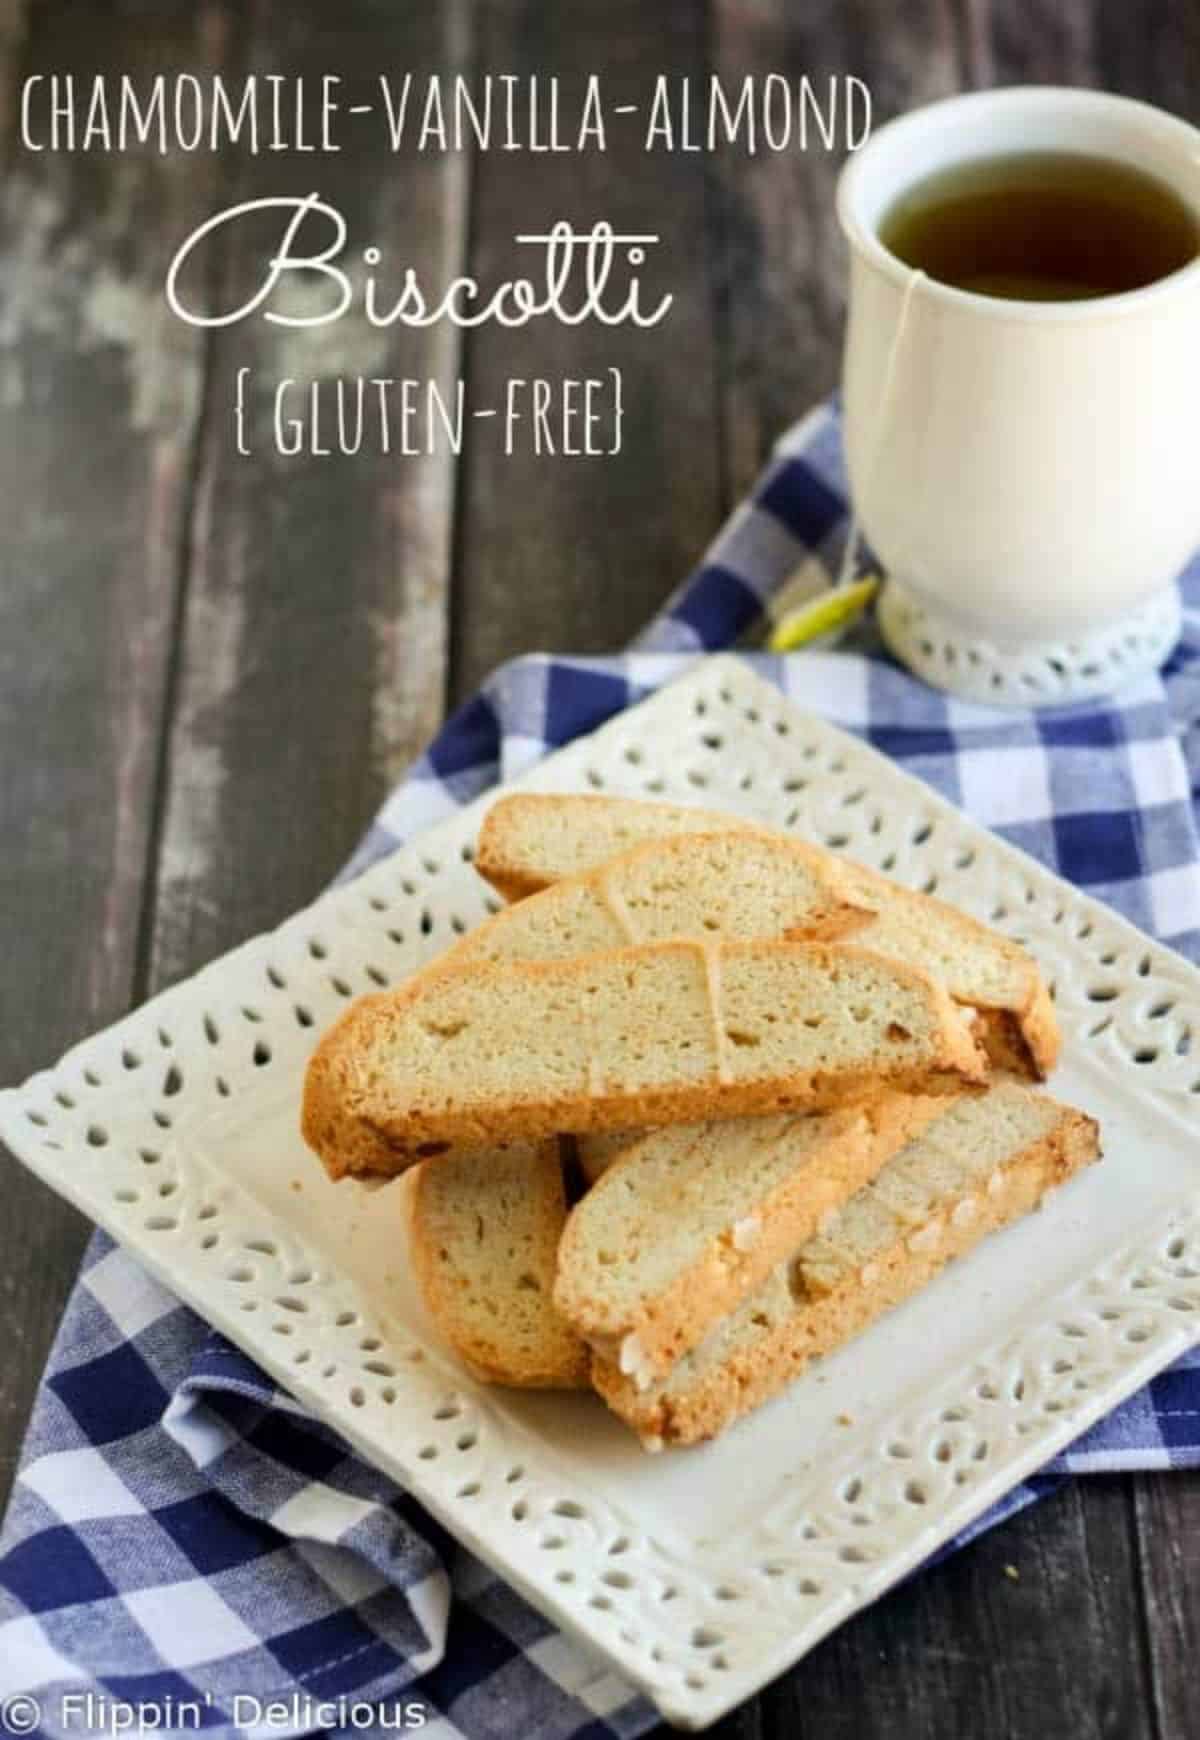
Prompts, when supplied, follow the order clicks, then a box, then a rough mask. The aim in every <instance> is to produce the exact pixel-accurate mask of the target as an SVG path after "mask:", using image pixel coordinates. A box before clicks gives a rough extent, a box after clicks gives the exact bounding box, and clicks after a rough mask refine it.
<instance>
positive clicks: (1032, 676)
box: [878, 579, 1181, 707]
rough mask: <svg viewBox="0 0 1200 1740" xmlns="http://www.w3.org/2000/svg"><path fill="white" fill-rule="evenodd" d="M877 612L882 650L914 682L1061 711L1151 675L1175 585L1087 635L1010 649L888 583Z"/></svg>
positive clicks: (1175, 626) (1171, 635) (1171, 637)
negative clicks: (883, 643)
mask: <svg viewBox="0 0 1200 1740" xmlns="http://www.w3.org/2000/svg"><path fill="white" fill-rule="evenodd" d="M878 610H879V628H880V632H881V633H882V635H883V638H884V640H885V641H886V643H887V646H888V649H889V650H890V651H891V652H892V653H893V654H894V655H895V656H896V658H898V659H899V660H900V662H901V664H903V665H907V666H908V668H909V670H910V671H912V672H913V674H914V675H915V676H918V677H920V678H921V679H922V681H923V682H926V683H928V684H929V685H930V687H931V688H934V689H944V690H945V691H946V692H947V693H948V694H951V695H958V696H960V697H961V698H962V699H963V700H965V701H978V702H981V703H982V704H983V705H985V706H992V707H1061V706H1069V705H1070V704H1071V703H1072V702H1075V701H1087V700H1094V699H1096V698H1097V697H1098V696H1101V695H1113V694H1116V693H1118V692H1119V691H1120V690H1121V689H1123V688H1125V687H1126V686H1127V685H1128V684H1130V683H1133V682H1136V681H1137V680H1138V679H1139V678H1140V677H1144V676H1146V675H1147V674H1148V673H1149V672H1151V671H1156V670H1158V668H1159V667H1160V666H1161V665H1162V664H1163V662H1164V660H1165V659H1166V658H1167V657H1168V656H1169V654H1170V652H1171V650H1172V648H1173V647H1174V645H1175V643H1176V641H1177V640H1178V639H1179V631H1180V626H1181V609H1180V603H1179V591H1178V588H1177V587H1175V586H1169V587H1168V588H1167V589H1166V591H1164V592H1160V593H1157V594H1156V595H1155V597H1153V598H1152V599H1150V600H1149V602H1148V603H1146V604H1143V605H1140V606H1139V607H1138V608H1137V609H1136V610H1133V611H1130V612H1129V613H1128V615H1126V616H1122V617H1121V618H1119V620H1118V621H1116V622H1112V623H1109V624H1107V626H1106V627H1104V628H1099V629H1093V630H1092V631H1091V632H1090V633H1088V634H1083V635H1078V636H1076V637H1074V638H1072V639H1063V640H1045V641H1030V642H1027V643H1026V644H1024V645H1013V646H999V645H997V643H996V642H995V641H991V640H985V639H984V638H983V637H981V636H978V635H976V634H974V633H973V632H972V631H971V629H970V628H968V627H967V626H966V625H964V624H963V623H962V622H961V621H960V620H959V619H958V618H957V617H956V616H953V615H952V614H951V613H949V612H948V611H944V610H938V609H937V608H936V607H935V606H932V605H930V604H929V603H927V602H926V600H925V599H924V598H920V597H918V596H917V594H916V593H915V592H914V591H912V589H911V588H910V587H908V586H906V585H905V584H904V582H903V581H901V580H896V579H889V580H888V582H887V584H886V585H885V587H884V589H883V592H882V594H881V595H880V599H879V606H878Z"/></svg>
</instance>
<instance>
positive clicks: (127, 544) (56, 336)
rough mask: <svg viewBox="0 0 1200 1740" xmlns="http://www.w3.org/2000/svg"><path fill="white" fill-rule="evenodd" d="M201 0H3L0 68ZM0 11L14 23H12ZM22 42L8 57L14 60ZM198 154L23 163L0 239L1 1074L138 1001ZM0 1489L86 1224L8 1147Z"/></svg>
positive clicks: (188, 58)
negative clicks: (175, 302) (168, 254)
mask: <svg viewBox="0 0 1200 1740" xmlns="http://www.w3.org/2000/svg"><path fill="white" fill-rule="evenodd" d="M219 23H220V15H219V12H218V11H217V9H216V8H215V7H213V6H211V5H206V6H201V7H199V8H197V7H196V6H194V5H190V4H182V3H180V4H175V3H172V4H156V5H155V6H154V7H153V8H151V7H149V6H148V5H138V4H134V3H133V0H114V3H112V4H97V5H94V6H89V7H88V8H86V9H84V8H80V7H77V6H72V5H70V4H68V0H45V3H43V4H40V5H37V6H36V7H34V8H32V10H31V12H30V16H29V19H28V32H27V36H26V33H25V32H24V30H23V29H22V28H21V25H20V20H19V18H18V14H17V9H16V8H13V7H9V8H8V9H7V10H6V12H5V15H4V29H3V30H2V31H0V74H3V75H4V78H5V89H6V91H7V102H8V109H7V111H6V112H8V113H11V109H12V103H13V100H14V93H15V90H16V80H17V78H19V77H20V76H21V75H22V74H24V73H32V72H37V71H41V70H46V71H49V70H51V69H56V70H59V71H62V72H72V71H74V72H78V73H80V74H83V73H86V72H89V71H90V70H91V69H92V68H93V67H95V66H97V65H104V64H106V63H107V57H108V56H109V54H110V53H113V52H115V53H116V56H117V61H118V64H119V65H121V66H122V68H124V69H127V70H130V71H133V72H135V73H144V74H147V75H148V74H150V73H152V72H154V71H156V70H159V69H164V68H166V67H169V66H171V65H173V64H174V65H178V64H179V63H181V62H183V63H186V64H191V65H195V66H200V67H203V66H213V65H215V64H216V63H217V57H218V56H219V53H220V34H219ZM10 27H11V28H10ZM12 47H15V48H16V49H17V50H18V52H17V53H16V55H15V56H14V55H12V54H8V53H6V50H8V49H9V48H12ZM209 175H210V166H209V165H208V164H207V163H206V162H205V161H203V160H200V159H182V160H175V161H170V160H164V159H160V158H157V157H145V158H124V159H114V160H111V161H107V162H101V161H100V160H98V159H95V158H93V159H90V160H89V159H84V158H73V157H69V156H62V155H60V156H52V155H50V154H49V153H46V154H44V155H29V154H23V155H22V156H21V158H20V160H19V162H17V161H14V162H13V165H12V167H11V168H10V171H9V174H8V177H7V180H6V183H5V187H4V200H3V213H2V225H3V233H2V235H0V261H2V262H3V265H2V278H0V296H2V299H3V318H2V320H0V391H2V393H3V406H4V415H3V417H2V418H0V492H2V495H3V500H4V503H5V526H4V538H3V540H2V542H0V838H2V839H3V840H4V852H3V858H2V860H0V863H2V868H0V889H2V893H3V902H2V903H3V909H4V911H5V913H6V914H7V917H8V923H7V924H6V926H5V971H4V978H3V988H2V990H0V1011H2V1016H3V1018H2V1019H0V1079H2V1080H4V1081H5V1082H10V1081H17V1080H20V1079H21V1077H22V1076H23V1075H25V1074H26V1073H28V1071H29V1070H31V1069H33V1068H34V1067H36V1066H38V1065H40V1064H44V1063H46V1062H47V1061H48V1060H50V1059H51V1058H53V1057H54V1056H56V1055H57V1054H58V1053H59V1052H60V1051H61V1050H62V1049H63V1048H64V1047H65V1046H66V1045H67V1044H68V1043H70V1042H71V1041H72V1040H74V1039H77V1038H78V1037H79V1036H80V1035H81V1034H83V1033H86V1032H87V1031H89V1030H90V1029H92V1028H94V1027H98V1026H101V1025H103V1024H105V1023H106V1022H108V1021H110V1020H112V1019H113V1018H114V1017H115V1016H117V1015H118V1014H120V1013H121V1012H122V1011H123V1010H124V1009H125V1008H126V1007H127V1006H128V1004H129V1003H130V1001H131V1000H132V999H133V997H134V996H135V994H136V986H135V977H136V973H135V962H136V955H137V938H138V925H139V913H140V909H141V899H142V892H143V886H144V879H145V873H146V855H147V847H148V840H149V832H150V820H151V816H152V814H153V810H154V792H155V782H156V775H157V752H158V743H159V734H160V728H161V720H162V711H163V704H164V695H165V689H166V674H167V669H168V665H169V660H170V651H171V644H172V636H173V630H174V611H175V597H176V593H177V587H178V582H179V536H180V529H181V525H182V520H183V514H184V507H185V501H186V497H187V491H188V468H189V461H190V451H191V442H192V438H193V435H194V431H195V426H196V419H197V416H198V406H199V399H200V372H201V362H200V352H199V347H198V346H197V344H196V343H195V342H194V340H193V339H192V337H191V336H190V335H189V334H188V332H187V331H186V330H185V329H182V328H180V327H178V326H177V324H176V323H175V322H174V321H172V320H171V319H170V318H169V316H168V315H167V311H166V308H165V306H163V304H162V298H161V281H162V265H161V254H162V247H163V243H162V237H163V235H165V234H169V233H171V232H172V231H174V230H177V229H180V228H182V227H184V226H187V225H190V224H193V223H196V222H198V221H199V220H200V217H201V216H202V215H203V214H204V212H205V210H206V209H207V204H208V200H209V197H210V191H211V189H210V186H209ZM0 1165H2V1169H3V1179H4V1190H5V1214H4V1217H3V1221H2V1223H0V1277H2V1279H0V1301H2V1302H3V1306H4V1309H5V1318H6V1321H9V1322H10V1323H11V1324H12V1325H13V1329H12V1332H11V1339H10V1341H9V1344H8V1351H7V1353H6V1357H5V1358H4V1360H3V1361H0V1434H2V1443H3V1449H2V1450H0V1490H6V1489H7V1483H8V1478H9V1476H10V1474H11V1469H12V1466H13V1460H14V1457H15V1454H16V1448H17V1445H18V1444H19V1440H20V1432H21V1429H22V1427H23V1423H24V1419H25V1416H26V1414H27V1412H28V1408H29V1403H30V1399H31V1397H32V1394H33V1389H34V1386H35V1384H36V1381H37V1378H38V1375H39V1373H40V1371H41V1367H42V1364H43V1361H44V1358H45V1352H46V1348H47V1345H48V1342H49V1339H50V1336H51V1334H52V1332H53V1329H54V1325H55V1322H56V1320H57V1317H58V1313H59V1310H60V1309H61V1305H62V1301H63V1299H64V1297H65V1295H66V1292H67V1289H68V1287H69V1285H70V1282H71V1278H72V1275H73V1273H74V1270H75V1266H76V1264H77V1262H78V1258H79V1253H80V1250H81V1248H82V1244H83V1240H84V1237H85V1230H86V1229H85V1228H84V1226H83V1223H82V1222H81V1221H80V1220H79V1218H78V1217H77V1216H76V1215H75V1214H74V1213H73V1212H72V1211H71V1210H69V1209H67V1208H66V1207H65V1205H63V1204H62V1203H60V1202H59V1201H58V1200H57V1198H54V1197H52V1196H51V1195H50V1194H49V1192H48V1191H46V1190H45V1189H44V1187H42V1186H41V1185H39V1184H37V1183H35V1182H34V1180H33V1179H32V1178H30V1177H29V1175H28V1174H27V1173H25V1172H24V1171H23V1170H22V1169H21V1168H19V1167H17V1166H16V1165H15V1164H14V1163H13V1162H12V1161H11V1159H10V1158H9V1157H8V1156H7V1155H4V1156H3V1159H2V1161H0Z"/></svg>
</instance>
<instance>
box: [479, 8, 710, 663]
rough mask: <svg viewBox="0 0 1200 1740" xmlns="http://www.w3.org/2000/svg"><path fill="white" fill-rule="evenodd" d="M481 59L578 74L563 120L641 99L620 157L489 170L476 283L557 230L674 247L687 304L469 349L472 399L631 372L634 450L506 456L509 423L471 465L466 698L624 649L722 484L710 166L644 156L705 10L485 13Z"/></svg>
mask: <svg viewBox="0 0 1200 1740" xmlns="http://www.w3.org/2000/svg"><path fill="white" fill-rule="evenodd" d="M479 21H480V22H479V37H478V42H477V46H476V65H477V66H478V67H479V68H480V69H481V70H484V69H492V70H495V69H499V68H505V69H507V70H511V71H512V72H515V73H517V74H518V75H519V76H525V75H527V74H529V73H530V72H533V71H535V70H536V71H537V72H538V73H539V74H540V75H541V76H542V77H543V78H549V77H551V76H553V75H556V74H557V75H558V76H559V77H560V79H561V92H562V103H563V107H564V110H569V109H570V108H572V107H574V106H576V105H577V104H578V102H579V101H580V97H581V93H582V90H583V83H584V78H585V75H586V73H587V72H589V71H597V70H599V71H602V72H603V76H604V87H605V91H606V92H607V93H608V97H609V100H610V102H613V103H615V102H619V101H629V102H637V103H639V104H641V105H642V107H641V110H640V114H639V116H637V117H629V118H627V119H626V121H625V122H619V121H614V122H613V124H612V127H611V129H610V143H609V149H608V151H607V153H605V154H604V155H601V154H599V153H597V152H591V153H586V154H584V155H582V156H577V155H573V154H565V155H561V156H554V155H545V156H538V157H532V156H529V155H527V154H522V153H519V152H514V153H511V154H508V153H503V152H498V151H492V152H489V153H488V154H487V155H486V156H485V157H482V158H481V159H480V160H479V161H478V162H477V164H476V168H475V180H474V191H473V195H472V231H471V262H472V270H473V271H474V272H475V274H476V275H477V276H478V277H479V278H480V279H481V281H482V282H484V283H485V284H491V285H494V284H496V283H499V282H500V281H501V280H503V279H504V278H507V277H509V276H511V275H512V274H513V272H514V271H516V270H518V269H524V270H528V268H529V260H528V255H527V254H526V255H525V256H524V257H521V254H520V250H519V249H518V248H517V247H516V245H515V244H514V241H513V237H514V236H515V235H516V234H517V233H518V232H526V231H530V230H540V229H543V228H544V227H545V226H547V225H548V224H550V223H552V222H554V221H555V220H556V219H560V218H565V219H569V220H570V221H571V222H572V223H573V224H574V225H575V226H576V227H577V228H589V229H590V227H591V225H592V224H593V223H595V222H596V221H597V220H599V219H607V220H608V221H610V222H611V223H612V224H613V225H614V226H615V227H617V228H618V229H624V230H627V231H629V232H647V233H656V234H659V235H661V238H662V240H661V243H660V244H659V246H658V247H657V248H656V249H655V250H654V251H653V254H652V256H651V258H650V259H649V260H648V263H647V266H646V268H645V282H646V286H647V293H646V302H647V304H649V303H651V302H652V301H656V300H657V298H658V297H659V296H661V295H662V294H664V293H665V292H668V291H669V292H671V293H673V294H674V297H675V303H674V306H673V308H672V310H671V312H670V314H669V316H668V317H667V320H666V321H665V323H664V324H663V325H662V326H661V327H657V328H654V329H652V330H649V331H640V330H637V329H635V328H633V327H630V326H625V327H617V328H603V327H601V326H599V325H598V324H597V323H595V322H589V323H587V324H586V325H584V326H581V327H577V328H574V329H569V328H565V327H562V326H559V325H558V324H557V323H555V322H537V323H534V324H531V325H529V326H527V327H525V328H524V329H521V330H518V331H509V332H506V331H503V330H501V329H499V328H495V327H482V328H479V329H478V330H477V331H476V332H475V333H473V334H472V335H471V336H470V337H469V340H468V344H467V351H466V369H467V375H468V379H469V381H470V387H471V395H472V400H473V402H474V403H476V404H477V405H480V406H491V405H496V404H500V403H502V401H503V394H504V384H503V383H504V382H505V380H506V379H508V378H509V377H513V376H517V377H523V378H532V377H535V376H544V377H548V378H550V379H555V378H557V377H561V376H573V377H576V378H580V377H587V376H599V375H600V374H601V372H602V371H604V370H607V369H608V368H610V367H615V368H619V369H620V370H621V371H622V375H623V380H624V391H625V401H626V408H627V422H626V439H625V444H624V449H623V451H622V452H621V453H620V454H618V455H616V456H614V457H605V458H596V457H593V458H586V457H580V458H574V459H565V458H560V459H558V460H556V461H547V460H546V459H544V458H540V459H539V458H537V457H536V456H534V455H533V454H531V453H530V452H529V451H528V449H523V450H521V451H519V452H517V453H515V454H513V455H512V457H506V456H505V455H504V454H503V452H502V451H500V448H499V445H498V431H497V428H496V424H495V423H491V424H487V425H485V428H486V429H487V430H488V433H487V434H486V435H484V436H480V435H477V436H476V438H475V440H474V443H473V446H472V449H471V452H470V454H469V456H468V458H467V461H466V464H465V466H464V471H463V477H462V482H461V499H460V507H459V516H460V517H459V534H458V540H457V545H456V552H455V662H454V673H453V675H454V692H455V695H456V696H460V697H461V696H463V695H465V694H467V693H469V692H470V691H471V690H472V689H473V688H474V687H476V686H477V685H478V683H479V681H480V679H481V678H482V677H483V676H485V675H486V674H487V672H488V671H489V670H491V669H493V668H494V667H495V666H496V665H497V664H499V663H500V662H501V661H502V660H503V659H506V658H510V657H512V656H513V655H515V654H518V653H524V652H527V651H530V650H534V649H540V648H548V647H560V648H561V647H569V648H571V650H573V651H575V652H581V653H585V652H599V651H606V650H614V649H616V648H618V647H619V646H621V645H622V644H623V643H624V642H625V641H626V640H628V639H629V638H630V637H631V636H632V635H633V634H635V633H636V632H637V630H638V629H639V628H641V627H642V625H643V624H644V623H645V621H646V619H647V617H649V616H650V615H651V614H652V613H653V612H654V610H655V609H656V608H657V607H658V606H659V605H660V604H661V603H662V601H663V599H664V598H665V597H666V595H667V594H668V593H669V592H670V591H671V590H672V589H673V588H674V587H675V586H676V585H677V584H678V583H679V581H680V580H682V579H683V578H684V576H685V575H686V574H687V572H688V570H689V568H690V567H691V566H692V564H693V563H694V562H695V560H696V558H697V557H698V556H699V555H700V554H701V552H702V551H703V549H704V546H705V544H706V543H707V542H708V540H709V539H710V538H711V536H712V535H713V533H714V532H715V531H716V530H717V527H718V525H719V523H720V520H721V517H722V513H723V510H724V507H725V505H726V503H725V498H724V496H723V494H722V490H721V480H720V459H719V437H718V429H719V422H718V406H717V396H716V366H717V365H716V348H715V336H714V319H713V297H712V284H711V280H710V276H709V272H710V261H709V253H708V245H707V228H706V225H707V199H706V188H705V177H704V171H703V168H702V166H701V160H700V159H699V158H697V157H694V156H688V155H683V154H679V153H676V154H667V155H647V154H646V153H645V152H644V151H643V149H642V137H643V133H644V129H645V123H646V106H645V105H646V102H647V98H648V96H649V93H650V91H651V88H652V85H653V80H654V78H655V75H656V74H657V73H659V72H661V73H664V74H667V75H670V76H673V77H683V76H686V75H689V74H690V75H691V76H692V77H693V78H695V77H697V76H698V75H699V74H700V73H701V72H702V69H703V65H704V60H703V55H704V5H703V0H659V3H658V4H656V5H654V6H648V5H646V4H645V0H572V4H571V5H570V6H569V7H567V6H547V5H543V4H541V3H540V0H486V3H485V4H483V5H482V6H481V7H480V11H479Z"/></svg>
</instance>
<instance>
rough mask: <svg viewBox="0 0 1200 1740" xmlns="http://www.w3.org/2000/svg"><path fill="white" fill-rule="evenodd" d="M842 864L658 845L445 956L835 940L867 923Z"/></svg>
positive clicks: (780, 851)
mask: <svg viewBox="0 0 1200 1740" xmlns="http://www.w3.org/2000/svg"><path fill="white" fill-rule="evenodd" d="M871 916H872V909H871V907H869V906H867V905H866V904H863V905H861V906H860V905H857V904H855V903H854V902H853V901H852V899H851V897H850V895H849V892H848V886H847V882H846V880H845V879H844V878H843V875H842V871H841V866H840V865H839V864H838V863H837V862H836V861H835V860H834V859H833V858H831V857H830V855H829V854H828V853H827V852H821V851H818V850H817V849H816V848H814V847H812V846H806V845H804V844H803V843H802V842H800V841H794V840H788V839H785V838H784V837H783V836H782V835H775V834H761V833H740V834H739V833H730V832H728V831H725V832H723V833H717V834H698V835H693V836H691V837H689V838H686V839H665V840H651V841H650V842H649V844H647V845H642V846H639V847H637V848H636V849H635V850H633V851H631V852H626V853H624V854H623V855H622V856H620V857H618V858H614V859H612V860H610V861H608V862H606V863H604V864H602V865H601V866H600V867H599V868H598V869H594V870H590V871H588V872H587V873H586V874H585V875H582V876H578V877H572V878H569V879H567V880H565V881H562V882H557V883H556V884H555V885H554V886H553V887H550V888H546V889H545V890H544V891H543V892H542V893H540V894H535V895H533V896H532V897H531V898H530V899H528V900H523V901H521V902H520V903H519V904H518V905H516V906H510V907H508V908H506V909H505V910H504V911H502V912H499V913H497V914H496V915H495V917H493V918H491V919H489V920H488V922H487V923H486V924H482V925H480V926H479V928H478V929H477V930H474V931H472V932H471V934H470V935H469V936H466V937H464V938H463V939H462V941H461V942H460V943H457V944H456V945H455V947H454V948H452V949H451V950H450V951H449V952H448V953H447V954H445V955H443V956H442V958H441V961H440V962H439V965H440V966H443V967H445V968H446V969H448V970H453V969H456V968H458V967H461V966H465V965H467V964H468V963H469V962H471V961H480V960H490V961H503V960H569V959H571V958H572V956H575V955H587V954H598V953H602V952H603V951H605V950H609V949H619V948H627V947H629V946H631V945H636V944H641V943H652V942H666V941H669V940H670V939H672V938H676V937H694V938H699V939H701V940H703V939H704V938H706V937H747V938H753V937H810V938H821V937H824V938H832V937H837V936H841V935H844V934H847V933H849V932H851V931H853V930H855V929H857V928H858V927H859V926H861V925H863V924H865V923H866V922H867V921H868V919H869V918H870V917H871Z"/></svg>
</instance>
